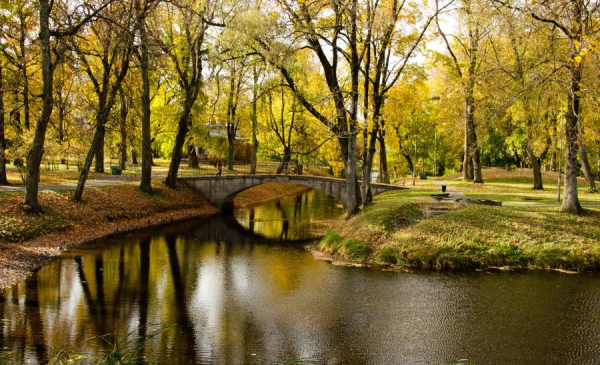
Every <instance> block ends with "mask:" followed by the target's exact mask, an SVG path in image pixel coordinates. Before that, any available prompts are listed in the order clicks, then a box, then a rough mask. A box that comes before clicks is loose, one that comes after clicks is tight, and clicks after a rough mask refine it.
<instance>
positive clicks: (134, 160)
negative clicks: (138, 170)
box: [131, 148, 139, 165]
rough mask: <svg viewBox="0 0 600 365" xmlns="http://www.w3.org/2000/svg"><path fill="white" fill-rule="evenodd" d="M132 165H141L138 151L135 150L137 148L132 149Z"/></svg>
mask: <svg viewBox="0 0 600 365" xmlns="http://www.w3.org/2000/svg"><path fill="white" fill-rule="evenodd" d="M131 164H133V165H137V164H139V161H138V155H137V151H136V150H135V148H132V149H131Z"/></svg>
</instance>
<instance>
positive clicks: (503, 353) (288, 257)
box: [0, 190, 600, 364]
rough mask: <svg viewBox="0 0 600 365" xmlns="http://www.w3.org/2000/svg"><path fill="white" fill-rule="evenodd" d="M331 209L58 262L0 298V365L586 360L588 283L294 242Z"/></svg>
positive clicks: (593, 308) (325, 202)
mask: <svg viewBox="0 0 600 365" xmlns="http://www.w3.org/2000/svg"><path fill="white" fill-rule="evenodd" d="M341 214H343V212H342V210H341V208H340V207H339V204H338V203H337V202H336V201H334V200H333V199H332V198H329V197H328V196H326V195H324V194H322V193H319V192H317V191H314V190H310V191H306V192H303V193H300V194H298V195H296V196H291V197H286V198H284V199H281V200H279V201H277V202H268V203H264V204H260V205H256V206H252V207H246V208H240V209H238V210H236V211H235V212H234V215H233V217H231V216H230V217H223V216H214V217H212V218H210V219H205V220H200V221H191V222H186V223H183V224H178V225H173V226H171V227H166V228H162V229H158V230H150V231H148V232H142V233H138V234H132V235H128V236H123V237H118V238H114V239H109V240H105V241H103V242H98V243H96V244H93V245H89V246H86V247H83V248H79V249H76V250H71V251H68V252H67V253H65V255H63V256H62V257H60V258H59V259H57V260H54V261H52V262H51V263H49V264H47V265H46V266H44V267H42V268H41V269H40V270H38V271H37V272H35V273H34V274H33V275H31V276H30V277H29V278H28V279H26V280H24V281H23V282H21V283H19V284H17V285H15V286H13V287H11V288H7V289H5V290H3V291H2V292H1V293H0V311H1V313H0V318H1V322H0V349H1V351H0V362H9V361H14V362H16V363H21V362H27V363H44V362H48V361H49V360H52V359H53V358H55V356H56V354H57V353H58V352H59V351H63V353H70V354H79V355H82V356H85V357H84V358H83V359H84V360H85V361H90V362H93V361H94V359H97V357H98V356H102V353H103V352H106V351H108V350H110V348H112V347H113V345H112V344H114V343H116V342H119V344H120V346H121V347H122V348H123V349H124V352H127V351H129V353H132V352H135V350H136V348H138V347H142V346H141V344H142V342H145V346H143V350H141V351H140V359H142V361H143V362H148V363H161V364H163V363H164V364H187V363H197V364H204V363H218V364H225V363H228V364H229V363H230V364H237V363H256V364H265V363H269V364H270V363H326V364H365V363H376V364H398V363H411V364H415V363H421V364H432V363H433V364H438V363H448V362H451V361H458V360H461V359H469V360H470V361H472V362H474V363H477V364H508V363H517V364H525V363H526V364H558V363H576V364H585V363H590V364H591V363H596V364H597V363H600V278H599V277H598V275H595V274H579V275H567V274H560V273H554V272H545V271H540V272H524V273H489V272H430V271H415V272H386V271H383V270H381V269H380V268H350V267H344V266H334V265H331V264H330V263H328V262H324V261H318V260H315V259H313V256H312V255H311V254H310V253H309V252H307V251H306V250H305V249H304V248H303V245H304V244H305V243H296V242H295V240H302V239H307V238H309V237H311V236H313V235H314V234H318V233H322V232H323V229H324V228H323V226H319V225H318V224H316V223H318V221H322V220H327V219H334V218H336V217H339V216H340V215H341Z"/></svg>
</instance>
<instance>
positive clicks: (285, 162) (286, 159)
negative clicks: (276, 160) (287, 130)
mask: <svg viewBox="0 0 600 365" xmlns="http://www.w3.org/2000/svg"><path fill="white" fill-rule="evenodd" d="M291 152H292V151H291V149H290V148H288V147H286V148H284V149H283V158H282V159H281V163H280V164H279V167H277V172H276V174H277V175H279V174H282V173H283V172H284V171H285V172H286V173H287V172H288V166H289V164H290V161H291V160H292V153H291Z"/></svg>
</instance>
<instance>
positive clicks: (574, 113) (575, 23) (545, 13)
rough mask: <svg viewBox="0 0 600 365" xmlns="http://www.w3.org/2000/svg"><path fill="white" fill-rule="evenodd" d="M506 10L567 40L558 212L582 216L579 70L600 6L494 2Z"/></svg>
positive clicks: (571, 1) (580, 1) (573, 1)
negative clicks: (562, 182)
mask: <svg viewBox="0 0 600 365" xmlns="http://www.w3.org/2000/svg"><path fill="white" fill-rule="evenodd" d="M495 1H496V2H497V3H501V4H503V5H504V6H506V7H509V8H512V9H517V10H520V11H522V12H524V13H525V14H527V15H530V16H531V17H532V18H533V19H535V20H536V21H538V22H541V23H544V24H547V25H549V26H551V27H554V28H557V29H559V30H560V32H561V33H562V34H563V35H564V36H565V37H566V39H567V40H568V44H567V45H566V47H565V51H564V52H565V54H564V62H565V63H564V64H565V66H566V67H567V69H568V82H567V90H568V96H567V111H566V113H565V132H566V133H565V134H566V146H565V160H566V171H565V188H564V189H565V190H564V199H563V203H562V205H561V208H560V210H561V211H563V212H567V213H570V214H575V215H578V214H581V213H583V211H584V210H583V207H582V206H581V203H580V202H579V195H578V192H577V173H578V171H579V167H578V165H577V155H578V152H579V143H578V136H579V129H580V123H579V118H580V112H581V99H582V94H583V93H584V92H585V91H584V90H582V88H581V85H582V81H583V77H582V76H583V73H582V67H583V64H584V63H585V59H586V58H587V57H588V55H589V54H590V52H591V45H592V43H591V42H593V40H594V37H596V36H597V35H598V34H600V26H599V21H600V19H599V18H598V10H599V7H600V4H599V3H598V2H595V1H592V2H590V1H585V0H568V1H559V0H549V1H544V2H540V3H533V4H531V5H530V6H525V7H519V6H514V5H512V3H510V2H507V1H500V0H495Z"/></svg>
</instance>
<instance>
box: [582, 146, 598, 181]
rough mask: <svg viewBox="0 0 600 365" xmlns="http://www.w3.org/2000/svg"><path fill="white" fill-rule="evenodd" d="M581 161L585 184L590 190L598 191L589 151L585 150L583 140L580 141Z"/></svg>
mask: <svg viewBox="0 0 600 365" xmlns="http://www.w3.org/2000/svg"><path fill="white" fill-rule="evenodd" d="M579 160H580V161H581V169H582V170H583V175H584V176H585V182H586V183H587V187H588V190H589V191H596V182H595V181H594V174H592V169H591V167H590V161H589V160H588V155H587V151H586V150H585V145H584V143H583V140H580V141H579Z"/></svg>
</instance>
